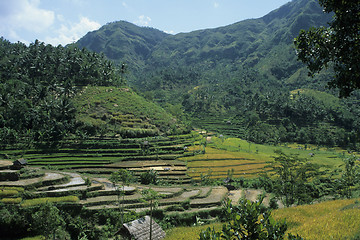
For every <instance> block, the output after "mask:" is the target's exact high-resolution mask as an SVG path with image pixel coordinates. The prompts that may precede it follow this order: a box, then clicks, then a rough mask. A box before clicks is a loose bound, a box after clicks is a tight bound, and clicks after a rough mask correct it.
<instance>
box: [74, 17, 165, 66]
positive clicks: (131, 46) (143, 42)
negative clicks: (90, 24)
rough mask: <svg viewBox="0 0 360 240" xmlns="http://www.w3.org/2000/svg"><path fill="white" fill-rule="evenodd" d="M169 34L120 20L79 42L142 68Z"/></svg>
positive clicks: (114, 58) (113, 58)
mask: <svg viewBox="0 0 360 240" xmlns="http://www.w3.org/2000/svg"><path fill="white" fill-rule="evenodd" d="M166 36H168V34H166V33H164V32H162V31H159V30H156V29H153V28H140V27H137V26H136V25H134V24H131V23H128V22H125V21H118V22H113V23H108V24H107V25H105V26H103V27H101V28H100V29H99V30H97V31H94V32H90V33H88V34H86V36H84V37H83V38H81V39H80V40H79V41H78V42H77V44H78V45H79V46H81V47H86V48H88V49H90V50H92V51H95V52H103V53H104V54H105V55H106V56H107V57H108V58H109V59H111V60H114V61H115V62H118V63H120V62H126V63H127V64H128V65H129V66H130V67H131V69H132V70H135V69H138V68H142V67H143V66H144V64H145V62H144V61H145V60H146V59H147V58H148V56H149V55H150V54H151V52H152V50H153V48H154V47H155V46H156V45H157V44H158V43H159V42H160V41H162V39H163V38H165V37H166Z"/></svg>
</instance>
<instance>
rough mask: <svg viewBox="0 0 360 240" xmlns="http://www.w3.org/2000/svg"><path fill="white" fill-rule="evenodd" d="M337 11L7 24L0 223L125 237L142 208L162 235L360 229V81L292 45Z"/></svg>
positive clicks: (326, 235) (352, 233)
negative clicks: (307, 60)
mask: <svg viewBox="0 0 360 240" xmlns="http://www.w3.org/2000/svg"><path fill="white" fill-rule="evenodd" d="M333 16H334V14H333V13H325V12H324V11H323V8H322V6H321V5H319V3H318V1H316V0H293V1H291V2H289V3H287V4H285V5H284V6H282V7H280V8H279V9H276V10H274V11H272V12H270V13H269V14H267V15H265V16H263V17H261V18H257V19H249V20H245V21H241V22H237V23H234V24H231V25H228V26H224V27H219V28H214V29H203V30H198V31H194V32H189V33H179V34H176V35H171V34H168V33H165V32H161V31H159V30H157V29H153V28H148V27H140V26H137V25H135V24H132V23H129V22H125V21H115V22H110V23H108V24H106V25H104V26H103V27H101V28H100V29H99V30H96V31H93V32H89V33H87V34H86V35H85V36H83V37H82V38H81V39H80V40H79V41H77V42H74V43H72V44H69V45H67V46H61V45H59V46H57V47H55V46H52V45H50V44H45V43H43V42H40V41H38V40H35V41H34V42H33V43H30V44H28V45H26V44H24V43H21V42H18V43H11V42H9V41H8V40H6V39H4V38H2V37H1V39H0V63H1V64H0V232H1V236H0V239H23V240H25V239H27V240H29V239H50V238H53V239H81V240H90V239H91V240H95V239H96V240H99V239H100V240H101V239H114V240H115V239H127V238H129V236H128V235H126V234H128V233H127V232H126V231H125V230H126V229H125V228H126V227H125V225H123V224H124V223H129V222H132V221H135V220H136V221H138V222H141V221H143V222H146V219H147V218H146V219H145V218H144V219H143V218H142V217H144V216H149V219H150V223H151V221H152V220H155V222H156V223H157V224H159V226H160V227H159V228H162V229H163V230H165V232H166V235H167V236H166V238H165V239H200V240H208V239H220V238H221V237H220V235H221V236H222V237H223V238H225V235H226V234H230V235H231V234H235V233H236V234H237V236H238V235H239V236H240V235H241V234H243V235H244V236H246V237H244V238H247V236H248V235H249V236H250V235H251V234H254V235H251V236H252V238H251V239H358V238H359V236H360V229H359V228H358V226H359V225H360V217H359V216H360V215H359V211H358V210H359V203H358V202H359V197H360V170H359V169H360V164H359V160H360V105H359V103H360V92H359V90H356V87H354V88H350V89H345V90H344V89H339V88H337V87H336V86H335V87H334V86H333V84H334V76H335V77H336V74H337V72H336V70H337V69H336V68H331V67H329V68H326V69H323V70H322V71H320V72H318V73H317V74H315V75H314V76H310V75H312V74H313V72H310V73H308V72H309V69H308V68H307V66H306V65H305V64H303V63H302V62H300V61H299V59H298V57H299V52H298V51H299V48H296V49H295V45H294V38H297V37H298V35H299V32H300V31H301V29H309V28H310V27H321V26H328V24H329V22H330V21H331V20H332V19H333ZM302 33H304V32H302ZM296 41H298V40H296ZM296 41H295V42H296ZM334 64H336V63H334ZM330 66H332V65H331V64H330ZM340 87H341V85H340ZM344 91H346V92H350V93H351V94H350V95H349V96H347V97H346V98H344V96H343V94H344ZM339 96H341V98H339ZM244 216H247V217H244ZM137 219H140V220H137ZM142 219H143V220H142ZM259 219H261V220H260V221H259ZM285 219H286V220H285ZM146 224H148V223H146ZM149 225H150V228H151V226H152V224H149ZM159 228H158V226H157V225H156V229H155V230H154V234H155V233H158V232H159V231H158V230H159ZM250 228H251V229H250ZM259 229H260V230H259ZM124 231H125V233H124ZM142 231H144V232H145V230H144V229H142ZM149 232H151V234H152V231H151V230H149ZM297 234H299V235H297ZM149 235H150V234H149ZM230 235H229V236H230ZM285 236H286V237H285ZM229 239H232V238H230V237H229Z"/></svg>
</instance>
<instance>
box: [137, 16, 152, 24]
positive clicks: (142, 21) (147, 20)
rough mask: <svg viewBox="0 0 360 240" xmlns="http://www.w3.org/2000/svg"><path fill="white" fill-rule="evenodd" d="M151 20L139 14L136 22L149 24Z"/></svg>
mask: <svg viewBox="0 0 360 240" xmlns="http://www.w3.org/2000/svg"><path fill="white" fill-rule="evenodd" d="M150 22H151V18H150V17H147V16H144V15H141V16H139V18H138V20H137V21H136V22H135V24H137V25H140V26H149V23H150Z"/></svg>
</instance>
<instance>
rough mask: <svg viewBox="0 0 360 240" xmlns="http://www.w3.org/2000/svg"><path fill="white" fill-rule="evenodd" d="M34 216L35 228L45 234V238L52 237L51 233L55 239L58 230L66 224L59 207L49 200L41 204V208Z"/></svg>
mask: <svg viewBox="0 0 360 240" xmlns="http://www.w3.org/2000/svg"><path fill="white" fill-rule="evenodd" d="M32 218H33V226H34V228H35V229H36V230H37V231H38V232H39V233H40V234H42V235H44V236H45V239H50V236H51V235H53V239H55V233H56V231H57V230H58V229H59V228H60V227H61V226H63V225H64V220H63V218H62V217H61V215H60V211H59V209H58V208H57V207H56V206H54V205H53V204H51V203H48V202H46V203H45V204H43V205H41V207H40V208H39V210H38V211H37V212H35V213H34V214H33V215H32Z"/></svg>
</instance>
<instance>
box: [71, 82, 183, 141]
mask: <svg viewBox="0 0 360 240" xmlns="http://www.w3.org/2000/svg"><path fill="white" fill-rule="evenodd" d="M74 105H75V107H76V110H77V116H76V118H77V120H78V121H80V122H82V123H83V124H84V125H85V126H88V130H89V131H91V132H93V134H94V133H96V132H99V133H102V134H105V135H119V136H121V137H124V138H126V137H148V136H157V135H161V134H178V133H182V132H184V131H185V128H184V126H183V125H182V124H181V123H178V122H177V120H176V119H175V118H174V117H173V116H171V115H170V114H169V113H167V112H166V111H165V110H164V109H163V108H161V107H160V106H158V105H157V104H155V103H152V102H149V101H147V100H146V99H144V98H143V97H141V96H139V95H138V94H136V93H135V92H134V91H132V90H131V89H129V88H116V87H95V86H94V87H92V86H87V87H85V88H83V89H82V90H81V91H80V92H79V93H78V94H77V95H76V96H75V98H74Z"/></svg>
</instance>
